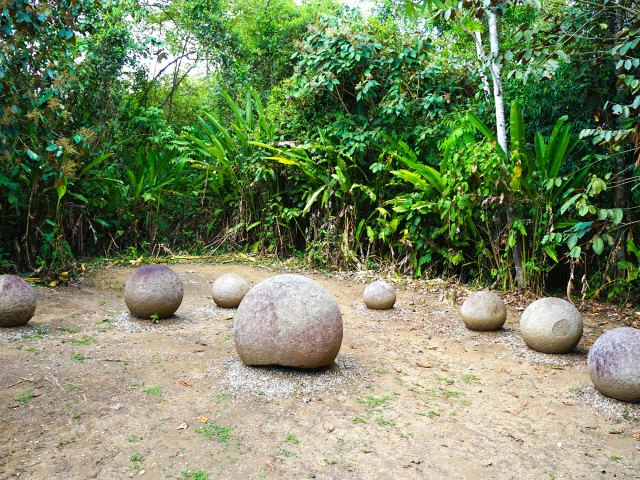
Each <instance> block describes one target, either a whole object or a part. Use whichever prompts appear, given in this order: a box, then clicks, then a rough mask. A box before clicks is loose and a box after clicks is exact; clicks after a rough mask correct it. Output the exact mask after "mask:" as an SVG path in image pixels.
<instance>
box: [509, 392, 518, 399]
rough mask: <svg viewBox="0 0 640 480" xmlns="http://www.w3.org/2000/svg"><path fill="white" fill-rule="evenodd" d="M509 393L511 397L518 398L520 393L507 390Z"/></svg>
mask: <svg viewBox="0 0 640 480" xmlns="http://www.w3.org/2000/svg"><path fill="white" fill-rule="evenodd" d="M507 393H508V394H509V395H511V396H512V397H516V398H519V397H520V395H518V394H517V393H516V392H507Z"/></svg>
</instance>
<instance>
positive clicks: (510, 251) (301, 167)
mask: <svg viewBox="0 0 640 480" xmlns="http://www.w3.org/2000/svg"><path fill="white" fill-rule="evenodd" d="M259 3H260V2H259ZM623 3H624V6H625V9H623V10H621V9H619V8H618V7H619V6H620V5H621V4H623ZM627 3H629V5H626V3H625V2H618V3H616V4H609V3H608V2H604V3H603V4H602V5H601V6H598V5H595V6H594V4H593V3H589V2H584V3H582V2H566V4H565V3H563V2H560V3H559V4H558V5H557V6H556V7H557V8H558V10H557V11H554V12H549V11H545V10H543V9H542V8H541V7H540V6H536V5H535V4H531V5H528V4H525V5H523V4H520V3H517V4H516V3H513V4H512V3H509V2H506V3H504V4H500V5H499V6H497V7H495V8H496V9H497V10H496V11H497V12H498V13H499V17H500V29H501V30H500V41H501V48H502V50H501V51H500V56H499V57H496V56H493V57H492V56H491V55H489V57H487V58H488V59H485V60H486V62H485V63H482V62H479V61H478V57H477V51H476V49H475V47H474V43H473V35H472V34H473V32H474V31H478V32H483V33H484V27H483V26H482V18H483V17H482V15H483V14H486V11H485V10H482V9H480V7H477V6H476V7H474V8H476V9H475V10H473V8H472V7H464V8H467V9H468V10H467V11H465V10H464V8H463V9H462V10H455V8H453V9H451V8H449V7H448V6H447V4H446V2H445V3H444V4H441V3H440V2H427V4H428V6H429V8H427V9H425V10H421V11H420V16H419V18H417V19H415V18H414V19H413V20H412V19H410V18H409V19H408V18H407V17H406V16H405V15H404V13H403V14H402V15H400V13H399V12H400V10H401V9H400V6H406V4H405V3H403V2H400V3H393V2H390V3H389V2H388V3H386V4H384V5H380V6H379V8H378V10H377V13H376V14H372V15H370V16H368V17H366V18H365V17H363V16H362V15H361V14H359V13H357V12H354V11H351V10H348V9H347V10H345V9H344V8H343V7H342V6H340V5H337V4H334V3H332V2H329V1H327V2H323V3H314V4H303V5H301V6H300V5H296V4H295V3H293V2H289V1H286V0H278V1H276V2H274V1H271V2H264V3H260V4H259V5H256V4H255V2H248V0H233V1H227V2H221V1H216V0H174V1H167V2H160V4H153V5H152V4H146V3H144V2H137V1H135V0H127V1H109V2H107V1H104V2H94V1H90V0H76V1H66V0H63V1H60V2H56V3H50V4H49V3H46V2H45V3H42V2H30V1H27V0H8V1H5V2H4V4H3V6H4V9H0V35H1V36H2V43H1V45H0V59H2V63H1V64H0V94H1V97H0V98H1V105H0V107H1V108H2V111H3V116H2V118H0V126H1V127H2V131H1V134H0V147H1V149H2V151H1V158H2V159H1V162H2V163H1V164H0V189H1V190H0V191H1V192H2V193H1V195H0V219H1V222H2V223H1V227H0V270H1V271H3V272H19V273H30V275H34V273H33V272H38V273H37V275H38V276H41V277H54V278H57V277H58V276H59V274H60V272H67V271H70V270H72V269H73V268H77V267H78V265H79V264H80V259H85V258H91V257H98V256H104V255H111V256H113V255H122V254H123V253H124V254H125V255H127V254H131V252H134V254H135V255H136V256H137V255H143V254H152V255H158V254H173V253H177V252H190V253H193V254H210V253H220V252H229V251H236V252H245V253H254V254H270V255H276V256H280V257H288V256H296V257H300V258H301V259H303V261H305V262H307V263H308V264H310V265H314V266H318V267H330V268H344V269H358V268H366V269H377V268H380V266H381V265H392V266H393V268H394V269H395V270H396V271H397V272H398V273H401V274H407V275H416V276H431V275H439V276H443V275H444V276H451V277H456V278H459V279H461V280H462V281H466V282H470V281H473V282H477V283H480V284H486V285H492V286H494V287H495V288H502V289H511V288H515V287H526V288H529V289H532V290H534V291H536V292H541V291H543V290H544V289H549V288H562V289H565V288H566V290H567V292H569V293H573V294H577V295H593V294H597V295H601V296H610V297H614V296H617V295H621V294H622V295H623V297H624V298H628V296H629V295H632V296H635V295H637V294H638V287H639V280H638V273H639V269H640V236H639V233H640V231H639V230H638V217H637V207H638V199H639V196H640V191H639V189H638V162H637V142H638V138H639V137H638V123H637V110H638V106H639V105H638V103H639V100H638V99H639V97H638V89H639V81H638V79H636V78H635V75H636V74H637V69H638V51H639V50H640V48H639V46H638V41H637V30H638V28H639V26H640V24H639V21H640V20H639V18H640V17H639V16H638V12H637V4H634V3H633V2H627ZM634 5H635V6H634ZM491 8H493V7H491ZM447 9H448V10H449V14H448V16H447V13H446V12H447ZM634 9H636V10H634ZM403 11H404V10H403ZM451 12H453V13H451ZM478 12H480V13H478ZM585 18H588V19H589V22H591V23H589V24H588V25H587V26H586V27H585V25H586V24H585V23H584V22H583V20H584V19H585ZM602 25H605V26H607V25H609V27H607V28H604V27H602ZM614 27H615V32H613V31H612V29H613V28H614ZM585 28H587V30H588V31H589V32H590V35H592V38H589V39H587V38H586V34H585V35H582V34H581V32H583V30H584V29H585ZM572 29H573V30H572ZM581 29H582V30H581ZM567 31H569V32H574V33H575V35H573V36H570V38H567V35H568V34H567ZM470 33H471V34H470ZM43 45H47V46H48V48H41V46H43ZM561 49H562V51H561ZM594 49H595V50H594ZM593 51H596V52H597V53H598V55H596V56H593V57H592V58H589V60H588V61H587V60H585V58H588V57H589V55H590V52H593ZM167 62H170V63H169V64H168V65H166V67H165V66H164V65H165V63H167ZM491 62H494V63H496V64H498V63H499V64H500V65H501V66H502V67H503V68H504V69H505V70H504V72H505V75H504V83H503V89H504V98H505V99H506V102H505V103H506V104H507V119H506V124H507V125H506V130H507V132H508V133H509V145H510V148H509V149H508V151H505V149H504V148H502V147H501V144H500V141H499V139H498V138H497V137H496V134H495V128H494V127H492V125H495V118H494V116H493V112H494V105H493V102H492V99H491V97H490V96H489V94H488V90H487V91H485V89H483V84H484V85H488V83H485V82H486V78H487V76H489V77H490V76H491V75H496V73H495V71H494V70H491V69H490V68H488V67H489V65H488V64H489V63H491ZM620 62H621V63H620ZM154 69H155V73H154ZM514 253H517V255H514ZM131 255H133V254H131ZM518 266H521V267H522V269H521V270H522V277H521V278H517V276H516V274H517V268H516V267H518Z"/></svg>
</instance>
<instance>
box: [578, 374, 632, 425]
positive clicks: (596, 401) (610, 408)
mask: <svg viewBox="0 0 640 480" xmlns="http://www.w3.org/2000/svg"><path fill="white" fill-rule="evenodd" d="M571 390H572V391H574V392H576V393H575V394H574V397H573V398H575V399H576V400H577V401H579V402H581V403H583V404H585V405H587V406H589V407H591V408H593V409H594V410H597V411H598V412H600V413H602V414H603V415H606V416H607V417H610V418H614V419H619V420H628V421H631V422H634V423H637V424H639V425H640V404H637V403H627V402H621V401H619V400H615V399H613V398H609V397H605V396H604V395H602V394H601V393H600V392H599V391H598V390H596V388H595V387H594V386H593V385H584V384H579V385H575V386H574V387H573V388H572V389H571Z"/></svg>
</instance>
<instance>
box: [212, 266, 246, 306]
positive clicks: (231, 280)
mask: <svg viewBox="0 0 640 480" xmlns="http://www.w3.org/2000/svg"><path fill="white" fill-rule="evenodd" d="M250 288H251V287H250V286H249V283H247V281H246V280H245V279H244V278H242V277H241V276H239V275H236V274H235V273H225V274H224V275H220V276H219V277H218V278H217V279H216V281H215V282H213V286H212V287H211V296H212V297H213V301H214V302H216V305H218V306H219V307H222V308H238V305H240V302H241V301H242V299H243V298H244V296H245V295H246V294H247V292H248V291H249V289H250Z"/></svg>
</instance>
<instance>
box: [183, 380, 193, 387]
mask: <svg viewBox="0 0 640 480" xmlns="http://www.w3.org/2000/svg"><path fill="white" fill-rule="evenodd" d="M180 385H182V386H183V387H193V385H191V384H190V383H188V382H185V381H184V380H180Z"/></svg>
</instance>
